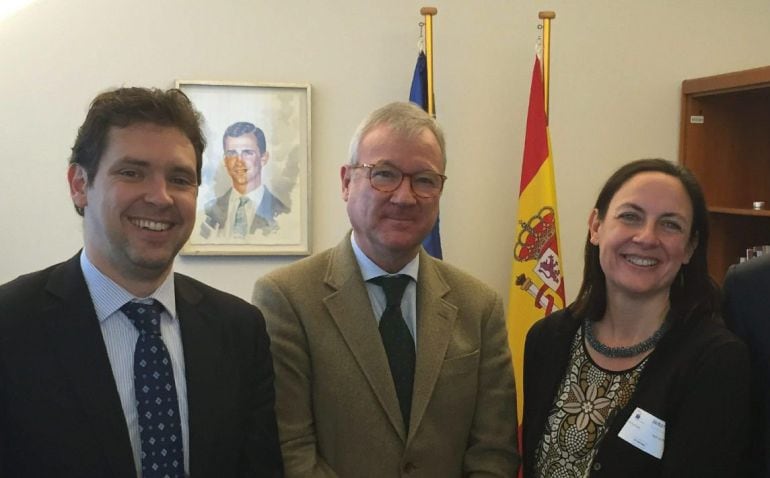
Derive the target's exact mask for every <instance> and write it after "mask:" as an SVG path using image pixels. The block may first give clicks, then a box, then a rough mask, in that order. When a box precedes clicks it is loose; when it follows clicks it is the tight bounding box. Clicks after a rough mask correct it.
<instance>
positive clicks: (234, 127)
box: [222, 121, 267, 156]
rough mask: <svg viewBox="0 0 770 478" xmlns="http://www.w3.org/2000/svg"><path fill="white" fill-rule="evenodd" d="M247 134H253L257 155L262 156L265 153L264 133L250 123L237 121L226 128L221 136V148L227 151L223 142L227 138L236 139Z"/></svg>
mask: <svg viewBox="0 0 770 478" xmlns="http://www.w3.org/2000/svg"><path fill="white" fill-rule="evenodd" d="M249 133H250V134H253V135H254V137H255V138H257V146H258V147H259V155H260V156H262V155H263V154H265V152H266V151H267V141H266V140H265V133H264V132H263V131H262V130H261V129H259V128H257V127H256V126H254V125H253V124H252V123H249V122H247V121H239V122H237V123H233V124H231V125H230V126H228V127H227V129H226V130H225V134H224V135H222V148H223V149H227V148H226V147H225V140H226V139H227V138H237V137H239V136H243V135H244V134H249Z"/></svg>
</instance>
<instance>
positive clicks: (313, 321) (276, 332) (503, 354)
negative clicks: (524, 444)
mask: <svg viewBox="0 0 770 478" xmlns="http://www.w3.org/2000/svg"><path fill="white" fill-rule="evenodd" d="M418 279H419V280H418V281H417V362H416V369H415V376H414V395H413V397H412V412H411V418H410V426H409V430H408V432H407V431H406V430H405V429H404V423H403V419H402V417H401V411H400V409H399V405H398V399H397V398H396V391H395V387H394V385H393V379H392V376H391V374H390V368H389V366H388V361H387V355H386V353H385V349H384V347H383V345H382V339H381V338H380V333H379V331H378V329H377V321H376V319H375V317H374V314H373V312H372V305H371V302H370V300H369V295H368V293H367V291H366V286H365V284H364V281H363V278H362V276H361V270H360V268H359V266H358V262H356V259H355V256H354V254H353V248H352V246H351V244H350V237H349V236H347V237H345V239H344V240H343V241H342V242H341V243H340V244H339V245H338V246H337V247H335V248H333V249H329V250H327V251H325V252H322V253H319V254H316V255H314V256H312V257H310V258H307V259H304V260H302V261H298V262H296V263H294V264H292V265H291V266H288V267H286V268H283V269H280V270H277V271H274V272H272V273H270V274H268V275H267V276H265V277H263V278H261V279H260V280H259V281H257V283H256V285H255V286H254V303H255V304H256V305H257V306H258V307H259V308H260V309H261V310H262V311H263V312H264V313H265V318H266V320H267V327H268V331H269V332H270V338H271V340H272V344H273V349H272V352H273V356H274V360H275V370H276V376H275V378H276V394H277V397H278V400H277V402H276V410H277V414H278V428H279V432H280V435H281V444H282V449H283V456H284V460H285V465H286V476H287V477H295V476H296V477H301V478H308V477H314V478H320V477H325V478H328V477H336V476H339V477H344V478H352V477H366V478H395V477H400V476H409V477H426V478H452V477H458V478H459V477H460V476H463V477H482V476H483V477H485V478H492V477H500V478H511V477H514V476H515V475H516V470H517V469H518V465H519V457H518V454H517V452H516V392H515V388H514V382H513V370H512V366H511V355H510V352H509V349H508V341H507V335H506V330H505V318H504V316H503V307H502V301H501V300H500V298H499V297H498V296H497V294H495V293H494V292H493V291H492V290H491V289H489V287H487V286H485V285H484V284H482V283H481V282H480V281H478V280H477V279H474V278H473V277H471V276H469V275H468V274H465V273H463V272H462V271H460V270H458V269H457V268H455V267H452V266H451V265H449V264H447V263H445V262H442V261H439V260H436V259H433V258H432V257H430V256H428V254H427V253H426V252H425V251H424V250H422V251H421V252H420V271H419V278H418Z"/></svg>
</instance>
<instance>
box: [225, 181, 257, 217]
mask: <svg viewBox="0 0 770 478" xmlns="http://www.w3.org/2000/svg"><path fill="white" fill-rule="evenodd" d="M264 195H265V185H264V183H263V184H260V185H259V187H257V188H256V189H253V190H252V191H249V192H248V193H246V194H241V193H239V192H238V191H236V190H235V188H233V189H232V192H231V193H230V201H229V202H230V210H233V211H234V210H235V208H236V207H237V206H238V202H239V201H240V200H241V198H242V197H247V198H249V201H251V204H253V205H254V207H257V206H258V205H259V204H260V203H261V202H262V197H263V196H264Z"/></svg>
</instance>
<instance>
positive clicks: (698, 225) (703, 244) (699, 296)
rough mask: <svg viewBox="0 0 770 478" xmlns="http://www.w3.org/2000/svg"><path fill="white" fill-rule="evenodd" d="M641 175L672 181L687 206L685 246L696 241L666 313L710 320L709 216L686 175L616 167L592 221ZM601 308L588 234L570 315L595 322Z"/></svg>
mask: <svg viewBox="0 0 770 478" xmlns="http://www.w3.org/2000/svg"><path fill="white" fill-rule="evenodd" d="M645 172H658V173H663V174H667V175H669V176H672V177H675V178H677V179H678V180H679V181H680V182H681V183H682V186H684V189H685V191H686V192H687V195H688V196H689V198H690V202H691V203H692V214H693V218H692V229H691V230H690V241H695V243H696V246H695V250H694V251H693V254H692V257H691V258H690V261H689V262H688V263H687V264H683V265H682V267H681V268H680V269H679V273H678V274H677V276H676V278H675V279H674V282H673V283H672V284H671V290H670V300H671V308H672V309H674V310H676V311H677V312H678V313H676V314H674V316H675V317H682V318H683V319H687V318H689V317H693V316H697V317H711V318H713V317H715V316H716V315H717V313H718V311H719V303H720V298H719V288H718V287H717V285H716V284H715V283H714V281H713V280H712V279H711V277H710V276H709V274H708V264H707V260H706V251H707V249H708V239H709V227H708V211H707V209H706V200H705V198H704V197H703V191H702V190H701V188H700V185H698V181H697V180H696V179H695V176H693V174H692V173H691V172H690V170H688V169H687V168H685V167H684V166H681V165H679V164H675V163H672V162H670V161H666V160H664V159H639V160H637V161H633V162H630V163H628V164H626V165H624V166H621V167H620V169H618V170H617V171H615V173H613V174H612V176H610V178H609V179H608V180H607V182H606V183H605V184H604V187H603V188H602V190H601V192H600V193H599V197H598V198H597V199H596V204H595V205H594V208H595V209H596V211H597V216H598V218H599V220H602V221H603V220H604V218H605V216H606V215H607V208H608V207H609V205H610V201H612V198H613V197H614V196H615V193H617V192H618V190H619V189H620V188H621V187H622V186H623V185H624V184H625V183H626V182H627V181H628V180H630V179H631V178H633V177H634V176H636V175H637V174H639V173H645ZM606 308H607V284H606V278H605V276H604V271H602V268H601V265H600V263H599V247H598V246H595V245H594V244H592V243H591V241H590V232H589V235H588V238H586V245H585V263H584V265H583V284H582V285H581V286H580V292H578V297H577V299H576V300H575V302H573V303H572V304H571V305H570V306H569V309H570V310H571V311H572V313H573V314H575V315H576V316H579V317H587V318H589V319H590V320H599V319H601V318H602V316H603V315H604V312H605V310H606Z"/></svg>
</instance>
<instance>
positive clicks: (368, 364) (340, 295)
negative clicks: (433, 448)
mask: <svg viewBox="0 0 770 478" xmlns="http://www.w3.org/2000/svg"><path fill="white" fill-rule="evenodd" d="M325 282H326V283H327V284H328V285H329V286H330V287H332V288H333V289H335V291H334V292H332V293H331V294H329V295H328V296H327V297H325V298H324V300H323V301H324V304H325V305H326V308H327V310H328V311H329V314H330V315H331V317H332V319H333V320H334V322H335V324H336V325H337V328H338V329H339V330H340V333H341V334H342V336H343V338H344V340H345V343H346V344H347V346H348V348H349V349H350V352H351V354H352V355H353V357H354V358H355V360H356V362H357V363H358V366H359V367H360V368H361V371H362V372H363V374H364V376H365V377H366V380H367V381H368V382H369V385H370V386H371V387H372V390H373V391H374V394H375V396H376V397H377V400H378V401H379V402H380V405H381V406H382V408H383V409H384V410H385V413H386V414H387V416H388V419H389V420H390V422H391V424H392V425H393V428H394V429H395V430H396V432H397V433H398V435H399V436H400V437H401V439H402V440H403V441H404V442H406V432H405V430H404V424H403V419H402V418H401V409H400V408H399V405H398V399H397V398H396V388H395V386H394V385H393V377H392V376H391V374H390V366H389V365H388V358H387V356H386V355H385V348H384V347H383V345H382V340H381V339H380V332H379V329H378V328H377V320H376V319H375V317H374V314H373V312H372V304H371V302H370V301H369V295H368V293H367V291H366V286H365V285H364V281H363V278H362V277H361V271H360V268H359V266H358V262H357V261H356V259H355V255H354V254H353V247H352V246H351V245H350V236H349V235H348V236H345V239H343V241H342V242H341V243H340V244H339V245H338V246H337V247H336V248H335V249H334V250H333V251H332V254H331V255H330V258H329V267H328V269H327V273H326V277H325Z"/></svg>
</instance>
